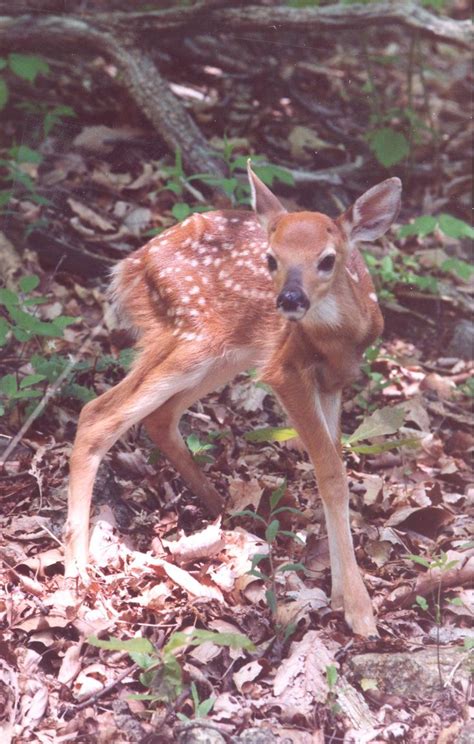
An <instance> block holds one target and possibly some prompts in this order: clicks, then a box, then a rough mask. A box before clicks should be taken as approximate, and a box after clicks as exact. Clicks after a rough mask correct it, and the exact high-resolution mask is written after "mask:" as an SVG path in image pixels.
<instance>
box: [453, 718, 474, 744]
mask: <svg viewBox="0 0 474 744" xmlns="http://www.w3.org/2000/svg"><path fill="white" fill-rule="evenodd" d="M473 741H474V721H468V722H467V723H466V724H464V726H463V728H462V731H461V733H460V734H459V738H458V740H457V741H456V744H472V742H473Z"/></svg>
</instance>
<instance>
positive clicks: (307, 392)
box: [266, 370, 377, 636]
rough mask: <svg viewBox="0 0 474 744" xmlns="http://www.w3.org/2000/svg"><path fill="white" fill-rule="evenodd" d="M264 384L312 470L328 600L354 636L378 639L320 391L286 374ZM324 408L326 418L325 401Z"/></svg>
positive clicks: (337, 454) (339, 462)
mask: <svg viewBox="0 0 474 744" xmlns="http://www.w3.org/2000/svg"><path fill="white" fill-rule="evenodd" d="M266 381H267V382H269V384H272V385H273V388H274V390H275V393H276V394H277V395H278V397H279V399H280V400H281V402H282V404H283V406H284V408H285V409H286V410H287V412H288V414H289V415H290V417H291V419H292V421H293V423H294V425H295V427H296V430H297V431H298V434H299V436H300V437H301V439H302V441H303V444H304V445H305V447H306V448H307V450H308V453H309V455H310V457H311V460H312V462H313V464H314V468H315V473H316V479H317V482H318V487H319V492H320V494H321V498H322V501H323V505H324V512H325V515H326V522H327V530H328V537H329V551H330V557H331V570H332V571H333V572H334V574H333V579H334V582H335V584H334V590H335V592H334V594H333V600H334V601H335V602H337V603H339V602H340V601H341V598H342V600H343V604H344V615H345V619H346V622H347V623H348V625H349V626H350V627H351V628H352V629H353V631H354V632H355V633H358V634H360V635H363V636H372V635H377V630H376V626H375V620H374V616H373V611H372V605H371V602H370V597H369V594H368V592H367V589H366V588H365V585H364V582H363V581H362V577H361V575H360V573H359V569H358V566H357V562H356V558H355V553H354V546H353V543H352V536H351V531H350V525H349V489H348V485H347V477H346V473H345V468H344V464H343V462H342V459H341V456H340V452H339V451H338V450H339V448H338V447H337V446H336V444H335V443H334V437H333V436H332V435H331V432H330V430H329V427H328V422H327V419H326V415H325V413H324V410H323V406H322V404H321V401H320V394H319V391H317V392H316V391H315V390H314V385H313V384H311V382H310V381H309V380H305V379H304V376H302V375H301V374H295V373H294V372H293V373H292V372H291V371H288V370H287V371H286V372H285V373H284V374H282V373H281V372H280V374H279V376H278V379H277V381H276V384H275V382H274V381H272V380H271V379H267V380H266ZM323 397H324V394H323ZM323 405H324V406H325V408H326V414H327V411H328V410H329V408H328V405H329V404H328V401H325V403H324V404H323ZM333 433H334V432H333Z"/></svg>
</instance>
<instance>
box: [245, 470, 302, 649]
mask: <svg viewBox="0 0 474 744" xmlns="http://www.w3.org/2000/svg"><path fill="white" fill-rule="evenodd" d="M285 492H286V480H283V481H282V483H281V484H280V486H278V488H277V489H275V491H273V493H272V494H271V495H270V512H269V515H268V518H267V519H265V518H264V517H262V516H261V515H260V514H257V513H256V512H254V511H252V510H251V509H243V510H242V511H238V512H233V514H232V516H233V517H250V518H251V519H253V520H254V521H255V522H256V523H257V524H260V525H262V527H264V529H265V541H266V543H267V552H266V553H256V554H255V555H254V556H253V557H252V566H251V569H250V571H249V572H248V573H249V575H251V576H255V577H256V578H258V579H260V580H261V581H263V583H264V585H265V587H266V589H265V598H266V600H267V605H268V607H269V609H270V612H271V615H272V617H273V618H275V617H276V614H277V607H278V594H277V574H278V573H284V572H285V571H304V570H305V568H304V565H303V564H302V563H282V564H280V565H278V564H277V563H276V556H275V544H276V541H277V539H278V538H279V537H281V536H285V537H289V538H291V539H292V540H295V541H297V542H301V539H300V538H299V537H298V535H297V534H296V533H295V532H292V531H291V530H285V529H282V528H281V523H280V520H279V519H278V515H280V514H282V513H283V512H288V513H293V514H299V511H298V509H295V508H293V507H290V506H278V505H279V503H280V501H281V499H282V498H283V496H284V495H285ZM264 564H266V568H264V567H263V566H264ZM293 631H294V627H293V626H291V625H290V626H287V627H286V628H281V627H278V626H277V627H276V632H277V634H278V635H281V634H283V636H284V637H285V638H288V637H289V636H290V635H291V634H292V633H293Z"/></svg>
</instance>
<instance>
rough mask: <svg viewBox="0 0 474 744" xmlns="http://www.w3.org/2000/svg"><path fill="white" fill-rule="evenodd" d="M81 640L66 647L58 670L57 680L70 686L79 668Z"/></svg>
mask: <svg viewBox="0 0 474 744" xmlns="http://www.w3.org/2000/svg"><path fill="white" fill-rule="evenodd" d="M82 645H83V644H82V641H79V643H73V644H72V646H69V648H67V649H66V651H65V653H64V656H63V660H62V662H61V666H60V668H59V672H58V682H61V684H63V685H66V687H70V685H71V684H72V682H73V680H74V679H75V678H76V677H77V675H78V674H79V672H80V670H81V651H82Z"/></svg>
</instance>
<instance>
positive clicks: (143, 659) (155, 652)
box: [88, 628, 255, 716]
mask: <svg viewBox="0 0 474 744" xmlns="http://www.w3.org/2000/svg"><path fill="white" fill-rule="evenodd" d="M208 641H210V642H212V643H214V644H216V645H217V646H226V647H227V648H233V649H244V650H246V651H254V650H255V646H254V645H253V643H252V642H251V641H250V639H249V638H247V636H244V635H242V634H239V633H217V632H214V631H210V630H199V629H197V628H194V629H193V630H192V631H191V633H183V632H176V633H173V634H172V635H171V636H170V638H169V640H168V642H167V643H166V644H165V645H164V646H163V648H162V649H157V648H155V646H153V644H152V643H151V641H149V640H148V639H146V638H132V639H130V640H127V641H122V640H120V639H119V638H110V639H109V640H100V639H99V638H97V637H95V636H91V637H90V638H88V643H89V644H90V645H91V646H95V647H96V648H103V649H106V650H109V651H125V652H126V653H128V655H129V656H130V658H131V659H132V661H134V662H135V664H137V666H138V667H139V669H141V673H140V675H139V681H140V682H141V684H142V685H143V687H145V688H147V690H148V692H146V693H140V694H138V695H133V696H132V697H133V698H134V699H136V700H148V701H149V702H151V703H155V702H165V703H168V702H172V701H173V700H175V699H176V698H177V697H178V695H180V694H181V693H182V692H183V690H184V675H183V671H182V668H181V665H180V663H179V661H178V659H177V658H176V651H178V649H180V648H183V647H187V646H199V645H201V644H202V643H206V642H208ZM191 694H192V692H191ZM193 701H194V703H195V714H196V715H200V716H203V715H207V713H209V711H210V710H211V708H212V704H213V702H214V701H211V703H209V702H207V701H199V698H198V697H197V691H196V698H195V697H194V696H193ZM196 701H197V706H196Z"/></svg>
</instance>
